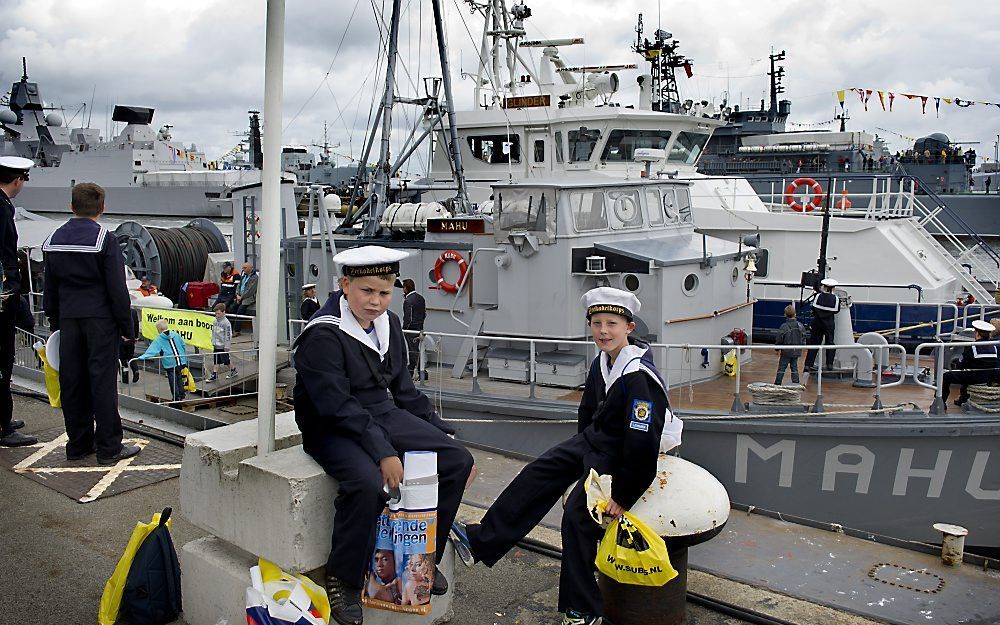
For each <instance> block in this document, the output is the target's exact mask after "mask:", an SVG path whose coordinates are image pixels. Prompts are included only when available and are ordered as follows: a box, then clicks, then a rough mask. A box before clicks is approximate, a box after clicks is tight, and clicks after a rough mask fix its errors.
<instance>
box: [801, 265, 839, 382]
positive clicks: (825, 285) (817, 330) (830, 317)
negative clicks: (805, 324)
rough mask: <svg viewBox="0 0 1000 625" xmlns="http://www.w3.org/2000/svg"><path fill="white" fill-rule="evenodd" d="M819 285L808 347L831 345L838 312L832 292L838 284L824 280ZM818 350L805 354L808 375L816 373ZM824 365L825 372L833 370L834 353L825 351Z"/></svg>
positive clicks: (830, 279) (830, 280) (814, 303)
mask: <svg viewBox="0 0 1000 625" xmlns="http://www.w3.org/2000/svg"><path fill="white" fill-rule="evenodd" d="M819 284H820V292H819V293H817V294H816V299H814V300H813V303H812V315H813V322H812V332H811V333H810V335H809V344H810V345H823V344H826V345H833V344H834V338H833V329H834V319H835V318H836V316H837V313H838V312H840V298H839V297H837V295H836V294H835V293H834V292H833V289H835V288H836V287H837V285H838V284H840V283H839V282H837V281H836V280H834V279H833V278H824V279H823V281H822V282H820V283H819ZM818 351H819V350H816V349H810V350H809V353H807V354H806V366H805V370H806V371H807V372H809V373H815V372H816V370H817V369H816V353H817V352H818ZM825 351H826V361H825V362H826V364H825V368H826V370H827V371H829V370H831V369H833V357H834V355H835V351H834V350H832V349H827V350H825Z"/></svg>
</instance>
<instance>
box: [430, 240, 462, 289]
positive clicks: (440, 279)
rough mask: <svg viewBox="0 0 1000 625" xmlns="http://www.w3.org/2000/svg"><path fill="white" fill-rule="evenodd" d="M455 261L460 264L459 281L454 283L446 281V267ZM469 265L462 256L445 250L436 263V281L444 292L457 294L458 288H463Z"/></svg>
mask: <svg viewBox="0 0 1000 625" xmlns="http://www.w3.org/2000/svg"><path fill="white" fill-rule="evenodd" d="M449 261H453V262H456V263H458V280H457V281H455V282H454V283H452V282H445V281H444V266H445V265H446V264H447V263H448V262H449ZM468 268H469V264H468V263H466V262H465V259H464V258H463V257H462V255H461V254H459V253H458V252H455V251H452V250H445V252H444V253H442V254H441V255H440V256H438V259H437V260H436V261H435V262H434V281H435V282H437V285H438V286H439V287H441V289H443V290H444V291H447V292H448V293H457V292H458V287H460V286H462V283H463V282H465V272H466V271H467V270H468Z"/></svg>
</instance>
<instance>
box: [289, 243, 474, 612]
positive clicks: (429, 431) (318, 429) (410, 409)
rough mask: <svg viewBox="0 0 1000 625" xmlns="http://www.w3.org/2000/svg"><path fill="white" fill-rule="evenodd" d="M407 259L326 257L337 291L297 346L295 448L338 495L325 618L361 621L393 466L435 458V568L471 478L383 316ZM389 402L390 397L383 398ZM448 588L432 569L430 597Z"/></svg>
mask: <svg viewBox="0 0 1000 625" xmlns="http://www.w3.org/2000/svg"><path fill="white" fill-rule="evenodd" d="M407 255H408V254H407V253H406V252H403V251H400V250H396V249H391V248H385V247H380V246H375V245H369V246H362V247H356V248H352V249H349V250H346V251H344V252H341V253H339V254H337V255H336V256H334V259H333V260H334V262H336V263H337V264H338V265H339V266H340V267H341V273H342V276H343V277H342V278H341V279H340V289H341V290H339V291H335V292H334V293H332V294H331V295H330V298H329V299H328V300H327V301H326V303H325V304H323V306H322V307H321V308H320V309H319V310H318V311H317V312H316V313H315V314H314V315H312V319H311V320H310V322H309V323H308V324H307V325H306V327H305V329H304V330H303V331H302V334H300V335H299V336H298V338H297V339H296V340H295V343H294V348H295V370H296V376H295V421H296V422H297V423H298V426H299V429H300V430H301V431H302V447H303V449H304V450H305V451H306V453H308V454H309V455H310V456H312V457H313V458H314V459H315V460H316V462H318V463H319V464H320V466H322V467H323V469H324V470H325V471H326V472H327V473H328V474H329V475H331V476H332V477H334V478H335V479H336V480H337V482H338V484H339V487H340V490H339V492H338V495H337V500H336V513H335V516H334V525H333V538H332V549H331V551H330V558H329V560H328V561H327V565H326V588H327V594H328V595H329V598H330V607H331V612H332V616H333V620H334V621H335V622H336V623H338V624H339V625H359V624H360V623H361V622H362V610H361V604H360V595H361V588H362V585H363V583H364V579H365V575H366V571H367V569H368V567H369V563H370V562H371V559H372V553H373V550H374V546H375V533H376V521H377V520H378V518H379V515H380V514H381V513H382V509H383V507H384V506H385V503H386V499H387V495H386V488H388V489H390V490H392V489H396V488H398V487H399V484H400V481H401V480H402V477H403V465H402V463H401V462H400V458H401V457H402V455H403V454H404V453H405V452H407V451H433V452H436V453H437V463H438V479H439V482H438V520H437V523H438V525H437V527H438V533H437V542H436V544H437V545H439V548H438V549H437V553H436V557H437V560H438V561H440V559H441V556H442V555H443V554H444V546H445V545H446V544H447V540H448V533H449V531H450V530H451V526H452V523H453V522H454V519H455V514H456V512H457V511H458V506H459V504H460V503H461V500H462V494H463V492H464V490H465V485H466V481H467V480H468V477H469V474H470V472H471V470H472V464H473V460H472V455H471V454H470V453H469V452H468V450H466V449H465V448H464V447H463V446H462V445H460V444H459V443H457V442H455V440H453V439H452V438H450V437H449V436H448V435H449V434H453V433H454V430H453V429H452V428H451V427H450V426H448V425H447V424H446V423H445V422H444V421H443V420H442V419H441V417H440V416H438V414H437V412H436V411H435V410H434V406H433V404H432V403H431V401H430V400H429V399H428V398H427V396H425V395H424V394H423V393H421V392H420V391H418V390H417V389H416V387H414V385H413V380H412V378H411V377H410V374H409V372H408V371H407V369H406V343H405V341H404V338H403V331H402V328H401V326H400V321H399V317H397V316H396V314H395V313H393V312H391V311H390V310H389V304H390V303H391V302H392V294H393V283H394V282H395V279H396V276H398V275H399V262H400V261H401V260H403V259H404V258H406V257H407ZM390 394H391V397H390V396H389V395H390ZM447 590H448V582H447V580H446V579H445V578H444V576H443V575H442V574H441V572H440V571H437V570H436V571H435V575H434V581H433V585H432V587H431V593H432V594H437V595H442V594H445V593H446V592H447Z"/></svg>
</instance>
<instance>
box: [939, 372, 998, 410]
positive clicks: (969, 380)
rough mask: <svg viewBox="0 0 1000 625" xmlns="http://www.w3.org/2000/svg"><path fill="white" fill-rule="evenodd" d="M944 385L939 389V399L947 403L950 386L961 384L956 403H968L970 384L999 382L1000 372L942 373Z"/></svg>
mask: <svg viewBox="0 0 1000 625" xmlns="http://www.w3.org/2000/svg"><path fill="white" fill-rule="evenodd" d="M943 377H944V384H943V385H942V387H941V399H942V400H944V402H945V403H948V395H949V394H950V393H951V385H952V384H961V385H962V390H961V391H959V394H958V401H959V402H960V403H963V404H964V403H965V402H967V401H969V385H970V384H988V383H990V382H994V381H997V380H1000V370H998V369H959V370H956V371H945V372H944V376H943Z"/></svg>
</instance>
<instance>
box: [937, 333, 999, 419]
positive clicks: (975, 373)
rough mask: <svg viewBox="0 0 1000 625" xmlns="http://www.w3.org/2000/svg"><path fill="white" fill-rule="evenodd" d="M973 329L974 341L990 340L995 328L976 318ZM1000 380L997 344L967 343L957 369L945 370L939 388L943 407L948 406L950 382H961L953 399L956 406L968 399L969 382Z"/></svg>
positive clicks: (985, 382) (979, 382)
mask: <svg viewBox="0 0 1000 625" xmlns="http://www.w3.org/2000/svg"><path fill="white" fill-rule="evenodd" d="M972 328H973V330H975V334H976V341H977V342H982V341H988V340H990V334H992V332H993V330H994V329H995V328H994V326H993V324H991V323H989V322H987V321H983V320H982V319H976V320H975V321H973V322H972ZM996 381H1000V371H998V370H997V346H996V344H995V343H994V344H993V345H969V346H967V347H966V348H965V350H964V351H963V352H962V360H961V361H959V363H958V369H957V370H952V371H946V372H945V374H944V384H943V386H942V388H941V399H942V401H943V402H944V405H945V409H947V408H948V395H949V394H950V393H951V385H952V384H961V385H962V389H961V391H960V392H959V394H958V399H956V400H955V405H956V406H961V405H963V404H964V403H965V402H967V401H969V385H970V384H988V383H990V382H996Z"/></svg>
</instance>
